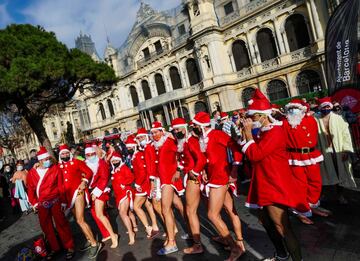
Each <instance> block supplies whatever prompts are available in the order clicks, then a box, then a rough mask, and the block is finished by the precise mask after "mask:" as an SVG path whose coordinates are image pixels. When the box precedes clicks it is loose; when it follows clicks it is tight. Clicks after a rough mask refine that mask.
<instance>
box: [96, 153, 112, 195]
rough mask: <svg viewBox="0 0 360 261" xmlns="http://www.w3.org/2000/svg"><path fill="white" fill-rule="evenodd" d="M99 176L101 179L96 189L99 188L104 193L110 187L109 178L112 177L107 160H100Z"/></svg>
mask: <svg viewBox="0 0 360 261" xmlns="http://www.w3.org/2000/svg"><path fill="white" fill-rule="evenodd" d="M97 175H99V179H98V182H97V184H96V187H97V188H99V189H100V190H101V191H104V190H105V188H106V187H107V185H108V182H109V177H110V170H109V165H108V164H107V163H106V161H105V160H101V159H100V162H99V170H98V173H97Z"/></svg>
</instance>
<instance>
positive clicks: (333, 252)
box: [0, 188, 360, 261]
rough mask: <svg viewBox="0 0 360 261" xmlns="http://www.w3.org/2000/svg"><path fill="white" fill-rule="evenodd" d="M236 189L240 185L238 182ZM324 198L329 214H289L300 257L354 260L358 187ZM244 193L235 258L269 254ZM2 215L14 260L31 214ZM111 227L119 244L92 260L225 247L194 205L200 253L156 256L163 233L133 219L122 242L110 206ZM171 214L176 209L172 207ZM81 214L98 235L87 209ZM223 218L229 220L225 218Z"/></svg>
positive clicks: (30, 236)
mask: <svg viewBox="0 0 360 261" xmlns="http://www.w3.org/2000/svg"><path fill="white" fill-rule="evenodd" d="M242 189H243V190H242V191H246V189H244V188H242ZM326 195H327V201H325V202H323V203H322V206H323V207H325V208H327V209H329V210H331V211H332V212H333V215H332V216H331V217H329V218H320V217H314V218H313V220H314V221H315V224H314V225H303V224H301V223H300V222H299V221H298V220H297V219H296V218H295V217H291V222H292V224H293V228H294V230H295V233H296V235H297V236H298V238H299V240H300V242H301V246H302V251H303V256H304V260H305V261H332V260H336V261H341V260H344V261H359V260H360V192H359V191H348V190H346V191H345V195H346V197H347V198H348V199H349V204H347V205H340V204H339V203H337V201H336V200H335V199H334V192H333V191H327V193H326ZM244 201H245V196H244V195H241V196H240V197H239V198H238V199H236V202H235V205H236V208H237V210H238V213H239V215H240V217H241V219H242V224H243V235H244V238H245V241H246V247H247V253H246V254H245V255H244V256H242V257H241V258H240V259H239V260H241V261H246V260H248V261H252V260H261V259H263V258H265V257H269V256H272V255H273V252H274V249H273V247H272V244H271V242H270V241H269V239H268V237H267V235H266V233H265V231H264V229H263V227H262V226H261V225H260V224H259V222H258V220H257V218H256V212H254V211H250V210H249V209H247V208H245V207H244ZM1 211H5V212H6V213H5V214H6V215H7V219H5V221H2V222H1V224H0V260H6V261H10V260H14V259H15V257H16V255H17V253H18V251H19V250H20V249H21V248H23V247H32V244H33V241H34V239H37V238H38V237H39V236H40V235H41V230H40V226H39V224H38V219H37V216H36V215H34V214H30V215H28V216H26V215H23V216H21V217H20V216H19V215H13V214H12V213H11V211H9V210H8V209H5V210H4V209H2V210H1ZM109 213H110V216H111V222H112V223H113V227H115V228H117V231H118V233H119V234H120V242H119V247H118V248H117V249H110V244H111V242H106V244H105V247H104V249H103V250H102V252H101V253H100V254H99V256H98V258H97V260H101V261H102V260H124V261H133V260H138V261H140V260H141V261H147V260H170V261H175V260H206V261H211V260H224V259H226V258H227V257H228V255H229V252H227V251H225V250H224V249H223V247H222V246H220V245H218V244H217V243H215V242H212V241H211V240H210V238H211V235H213V234H215V230H214V228H213V227H212V226H211V224H210V223H209V221H208V220H207V218H206V210H205V207H204V206H203V205H201V206H200V209H199V214H200V221H201V224H202V227H201V232H202V242H203V244H204V247H205V253H204V254H202V255H197V256H186V255H184V254H183V253H182V251H179V252H178V253H174V254H171V255H169V256H167V257H158V256H157V255H156V251H157V250H158V249H159V248H160V247H161V245H162V243H163V238H161V237H160V238H157V239H154V240H148V239H147V238H146V235H145V232H144V228H143V227H142V225H141V224H139V232H138V233H137V235H136V243H135V245H133V246H128V245H127V243H128V237H127V234H126V233H125V230H124V226H123V224H122V222H121V220H120V218H119V216H118V213H117V211H116V210H115V209H110V210H109ZM175 216H176V217H178V216H179V215H178V214H177V213H176V214H175ZM86 219H87V220H88V221H89V223H90V224H91V226H92V227H93V228H94V230H95V231H96V233H97V235H99V232H98V230H97V229H96V226H95V223H94V222H93V220H92V218H91V216H90V215H89V213H87V217H86ZM70 221H71V226H72V229H73V232H74V237H75V242H76V247H77V248H79V247H80V246H81V245H82V244H83V243H84V237H83V236H82V235H81V233H80V232H79V228H78V226H77V225H76V224H75V222H74V220H73V218H72V217H70ZM227 224H230V222H229V221H227ZM178 227H179V228H180V232H179V234H178V235H177V243H178V247H179V249H180V250H182V249H183V248H184V247H186V246H187V245H188V243H189V242H186V241H184V240H182V239H181V238H180V235H181V234H183V233H184V232H183V222H182V221H181V220H180V222H179V225H178ZM56 260H64V256H59V257H58V258H57V259H56ZM73 260H88V259H87V253H82V252H76V256H75V257H74V259H73Z"/></svg>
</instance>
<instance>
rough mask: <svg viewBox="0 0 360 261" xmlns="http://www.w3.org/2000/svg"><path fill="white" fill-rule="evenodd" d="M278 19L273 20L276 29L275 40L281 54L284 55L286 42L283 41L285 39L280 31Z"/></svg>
mask: <svg viewBox="0 0 360 261" xmlns="http://www.w3.org/2000/svg"><path fill="white" fill-rule="evenodd" d="M278 22H279V21H278V19H274V20H273V25H274V29H275V35H274V36H275V39H276V42H277V45H278V49H279V50H278V51H280V52H279V54H284V53H285V45H284V41H283V38H282V37H281V32H280V30H279V26H280V25H279V24H278Z"/></svg>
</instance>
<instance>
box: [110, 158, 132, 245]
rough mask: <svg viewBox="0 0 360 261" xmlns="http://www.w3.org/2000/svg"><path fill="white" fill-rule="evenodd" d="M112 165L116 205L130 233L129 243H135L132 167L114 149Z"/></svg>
mask: <svg viewBox="0 0 360 261" xmlns="http://www.w3.org/2000/svg"><path fill="white" fill-rule="evenodd" d="M110 162H111V165H112V166H113V175H112V177H111V179H112V188H113V190H114V194H115V201H116V206H117V208H118V210H119V215H120V217H121V220H122V221H123V222H124V225H125V227H126V229H127V233H128V235H129V245H133V244H134V243H135V232H134V230H133V225H132V223H131V220H130V217H129V212H130V211H131V210H132V209H133V206H134V201H133V199H134V194H135V193H134V189H133V188H132V183H133V182H134V175H133V174H132V172H131V170H130V168H129V167H128V166H126V164H125V162H124V161H123V160H122V157H121V154H120V153H119V152H117V151H114V152H113V154H112V156H111V159H110Z"/></svg>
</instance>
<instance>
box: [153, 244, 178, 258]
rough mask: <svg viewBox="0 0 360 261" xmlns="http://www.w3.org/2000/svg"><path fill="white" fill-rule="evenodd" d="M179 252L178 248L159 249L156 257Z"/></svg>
mask: <svg viewBox="0 0 360 261" xmlns="http://www.w3.org/2000/svg"><path fill="white" fill-rule="evenodd" d="M177 251H179V249H178V247H177V246H173V247H169V248H165V247H163V248H161V249H160V250H159V251H157V253H156V254H157V255H158V256H166V255H169V254H172V253H175V252H177Z"/></svg>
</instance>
